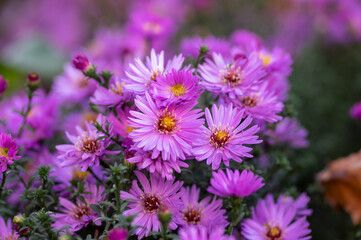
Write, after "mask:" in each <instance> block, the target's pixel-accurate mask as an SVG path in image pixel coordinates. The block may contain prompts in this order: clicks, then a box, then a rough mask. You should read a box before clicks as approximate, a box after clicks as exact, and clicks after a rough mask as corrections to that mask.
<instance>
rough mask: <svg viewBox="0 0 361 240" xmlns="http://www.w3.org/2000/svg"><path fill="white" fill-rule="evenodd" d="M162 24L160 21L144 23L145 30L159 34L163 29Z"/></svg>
mask: <svg viewBox="0 0 361 240" xmlns="http://www.w3.org/2000/svg"><path fill="white" fill-rule="evenodd" d="M161 29H162V28H161V26H160V25H159V24H158V23H154V22H146V23H144V24H143V30H144V31H147V32H152V33H154V34H158V33H159V32H160V31H161Z"/></svg>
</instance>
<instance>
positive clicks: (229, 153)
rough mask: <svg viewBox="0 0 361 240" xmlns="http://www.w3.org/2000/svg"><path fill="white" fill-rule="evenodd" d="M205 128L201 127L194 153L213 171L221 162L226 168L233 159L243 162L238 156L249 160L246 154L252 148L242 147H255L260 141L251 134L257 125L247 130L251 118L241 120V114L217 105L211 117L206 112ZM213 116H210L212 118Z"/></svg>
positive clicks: (214, 106)
mask: <svg viewBox="0 0 361 240" xmlns="http://www.w3.org/2000/svg"><path fill="white" fill-rule="evenodd" d="M205 113H206V120H207V124H208V128H206V127H203V130H204V133H203V134H202V137H201V138H199V139H198V140H197V141H195V143H194V148H193V151H192V152H193V154H194V156H195V158H196V159H197V160H198V161H203V160H206V159H207V164H208V165H210V164H212V168H213V169H218V167H219V165H220V164H221V161H222V160H223V162H224V164H225V165H226V166H228V165H229V161H230V160H231V159H233V160H234V161H237V162H242V159H241V158H240V157H252V155H251V154H249V152H250V151H251V150H252V148H249V147H246V146H244V144H257V143H260V142H261V141H260V140H258V136H257V135H254V134H255V133H256V132H257V131H258V130H259V127H258V126H252V127H250V128H248V129H247V130H244V129H245V128H247V127H248V126H249V125H250V124H251V122H252V118H251V117H247V118H246V119H245V120H244V121H242V118H243V117H244V111H243V110H239V109H236V108H233V106H232V104H230V105H228V106H224V105H221V106H220V107H219V108H218V107H217V106H216V105H213V107H212V115H211V113H210V111H209V109H206V110H205ZM212 116H213V117H212Z"/></svg>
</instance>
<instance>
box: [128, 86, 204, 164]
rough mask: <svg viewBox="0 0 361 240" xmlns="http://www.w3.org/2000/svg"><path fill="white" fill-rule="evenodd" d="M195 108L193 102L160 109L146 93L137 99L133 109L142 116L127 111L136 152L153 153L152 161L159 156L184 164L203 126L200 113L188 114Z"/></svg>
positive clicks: (196, 110)
mask: <svg viewBox="0 0 361 240" xmlns="http://www.w3.org/2000/svg"><path fill="white" fill-rule="evenodd" d="M196 104H197V103H196V102H195V101H193V102H188V103H184V104H181V105H170V106H167V107H166V108H159V107H158V106H156V105H155V103H154V101H153V100H152V99H151V97H150V96H149V94H148V93H146V95H145V97H140V96H138V97H137V99H136V100H135V105H136V106H137V107H138V109H139V110H141V111H142V112H136V111H130V115H131V117H130V118H129V120H130V123H129V125H130V126H131V127H133V128H134V129H133V131H132V132H131V133H130V134H129V136H130V138H131V139H132V140H133V142H134V144H135V146H136V147H137V148H140V149H143V150H144V151H153V153H152V157H153V158H156V157H157V156H158V155H159V154H160V153H161V156H162V158H163V159H164V160H169V159H171V160H173V161H176V160H177V159H178V158H181V159H183V160H184V159H185V158H186V155H191V149H192V145H193V142H194V139H195V138H198V136H199V134H201V132H202V128H201V126H202V124H203V123H204V120H203V119H199V117H201V116H202V115H203V113H201V110H199V109H194V110H191V109H192V108H193V107H194V106H195V105H196Z"/></svg>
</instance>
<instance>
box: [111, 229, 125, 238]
mask: <svg viewBox="0 0 361 240" xmlns="http://www.w3.org/2000/svg"><path fill="white" fill-rule="evenodd" d="M108 237H109V240H127V237H128V230H127V229H123V228H114V229H113V230H111V231H110V232H109V235H108Z"/></svg>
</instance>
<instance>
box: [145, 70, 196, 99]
mask: <svg viewBox="0 0 361 240" xmlns="http://www.w3.org/2000/svg"><path fill="white" fill-rule="evenodd" d="M198 82H199V79H198V76H197V75H193V72H192V71H190V70H185V69H184V70H180V71H177V70H175V69H173V70H172V71H171V72H169V73H167V74H165V75H162V76H159V77H158V79H157V81H156V82H154V84H153V91H152V93H153V98H154V99H155V101H156V102H157V103H158V105H161V106H167V105H169V104H178V103H182V102H188V101H193V100H196V99H197V98H198V97H199V95H200V94H201V91H200V90H201V88H200V87H199V86H198Z"/></svg>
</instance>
